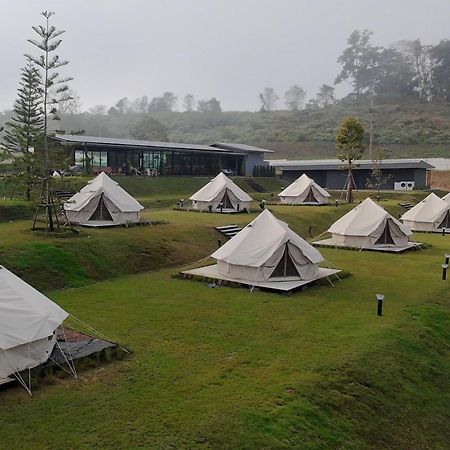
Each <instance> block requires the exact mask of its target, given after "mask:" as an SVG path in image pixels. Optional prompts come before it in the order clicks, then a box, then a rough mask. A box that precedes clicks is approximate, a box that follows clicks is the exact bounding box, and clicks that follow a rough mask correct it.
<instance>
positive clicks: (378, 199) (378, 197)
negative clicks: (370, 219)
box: [377, 195, 380, 203]
mask: <svg viewBox="0 0 450 450" xmlns="http://www.w3.org/2000/svg"><path fill="white" fill-rule="evenodd" d="M377 202H378V203H380V196H379V195H377Z"/></svg>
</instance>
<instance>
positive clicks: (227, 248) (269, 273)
mask: <svg viewBox="0 0 450 450" xmlns="http://www.w3.org/2000/svg"><path fill="white" fill-rule="evenodd" d="M211 256H212V258H215V259H216V260H217V270H218V273H219V274H222V275H225V276H226V277H229V278H234V279H239V280H244V281H253V282H256V281H278V280H279V281H285V280H311V279H314V278H315V277H317V275H318V273H319V263H320V262H322V261H323V258H322V255H321V254H320V252H319V251H318V250H316V249H315V248H314V247H312V246H311V245H310V244H308V243H307V242H306V241H305V240H303V239H302V238H301V237H300V236H298V235H297V234H296V233H294V232H293V231H292V230H291V229H289V226H288V225H287V224H286V223H284V222H282V221H281V220H278V219H277V218H276V217H275V216H273V215H272V213H271V212H270V211H269V210H267V209H266V210H264V211H263V212H262V213H261V214H259V215H258V217H256V219H254V220H253V221H252V222H250V223H249V224H248V225H247V226H246V227H245V228H243V229H242V230H241V231H240V232H239V233H238V234H237V235H236V236H234V237H233V238H232V239H230V240H229V241H228V242H227V243H225V244H224V245H223V246H222V247H220V248H219V249H218V250H216V251H215V252H214V253H213V254H212V255H211Z"/></svg>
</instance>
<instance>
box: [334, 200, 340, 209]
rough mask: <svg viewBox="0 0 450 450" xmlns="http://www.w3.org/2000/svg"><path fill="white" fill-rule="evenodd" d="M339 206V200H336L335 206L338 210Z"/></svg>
mask: <svg viewBox="0 0 450 450" xmlns="http://www.w3.org/2000/svg"><path fill="white" fill-rule="evenodd" d="M338 204H339V201H338V200H335V201H334V206H336V208H337V207H338Z"/></svg>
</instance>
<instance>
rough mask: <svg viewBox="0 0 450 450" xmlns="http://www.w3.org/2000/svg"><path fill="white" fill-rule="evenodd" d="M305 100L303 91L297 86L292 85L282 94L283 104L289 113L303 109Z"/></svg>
mask: <svg viewBox="0 0 450 450" xmlns="http://www.w3.org/2000/svg"><path fill="white" fill-rule="evenodd" d="M305 98H306V92H305V90H304V89H303V88H302V87H301V86H299V85H298V84H294V85H293V86H291V87H290V88H289V89H288V90H287V91H286V93H285V94H284V103H285V105H286V107H287V109H289V110H290V111H298V110H299V109H302V108H303V105H304V104H305Z"/></svg>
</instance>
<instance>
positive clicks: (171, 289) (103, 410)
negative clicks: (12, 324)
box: [0, 181, 450, 450]
mask: <svg viewBox="0 0 450 450" xmlns="http://www.w3.org/2000/svg"><path fill="white" fill-rule="evenodd" d="M133 182H134V181H133ZM139 188H140V187H136V189H139ZM174 194H176V192H175V188H174ZM141 195H142V196H144V197H147V198H148V199H150V200H151V199H154V198H155V197H154V191H153V192H148V191H147V192H145V190H144V189H143V190H142V193H141ZM363 195H364V194H363V193H360V194H358V199H359V196H361V197H362V196H363ZM408 195H409V196H410V197H408ZM420 195H423V194H420V193H412V194H402V196H401V198H402V199H407V198H410V199H416V198H417V199H418V197H420ZM383 196H384V197H385V200H383V206H385V207H386V209H388V210H389V211H390V212H391V213H393V214H398V213H399V212H400V211H401V207H399V206H398V204H397V203H398V202H399V198H400V197H397V196H396V195H393V194H392V195H391V194H386V195H383ZM270 208H271V209H272V210H273V211H274V213H275V214H276V215H277V217H279V218H281V219H282V220H285V221H286V222H288V223H289V224H290V225H291V227H292V228H293V229H294V230H295V231H297V232H298V233H300V234H301V235H302V236H304V237H305V238H307V237H308V235H309V228H310V226H312V227H313V228H312V234H313V235H318V234H320V233H322V232H323V231H324V230H326V228H327V227H328V226H329V225H330V224H331V223H332V222H333V221H334V220H336V219H337V218H338V217H340V216H341V215H342V214H343V213H345V212H346V211H347V210H349V209H350V208H351V206H350V205H339V206H338V207H337V208H336V207H334V206H326V207H320V208H317V207H316V208H314V207H286V206H270ZM146 215H147V217H149V218H151V219H152V220H161V221H164V222H166V223H164V224H162V225H157V226H147V227H132V228H129V229H123V228H115V229H108V230H90V229H89V230H87V229H82V231H81V233H80V235H73V234H71V233H68V234H67V235H64V236H63V237H58V238H56V237H52V236H46V235H45V234H42V233H32V232H31V231H29V222H28V221H16V222H14V223H3V224H0V258H1V263H2V264H3V265H5V266H7V267H8V268H10V269H12V270H13V271H15V272H17V273H19V274H20V275H22V276H23V277H24V278H25V279H26V280H27V281H29V282H31V284H33V285H34V286H36V287H38V288H40V289H43V290H45V291H47V292H48V294H49V296H50V297H51V298H52V299H53V300H55V301H56V302H57V303H59V304H61V305H62V306H63V307H64V308H66V309H67V310H68V311H69V312H71V313H72V314H74V315H75V316H76V317H78V318H79V319H81V320H83V321H84V322H87V323H89V324H90V325H92V326H93V327H94V328H96V329H98V330H100V331H102V332H103V333H105V334H106V335H108V336H109V337H110V338H111V339H112V340H115V341H117V342H120V343H122V344H124V345H126V346H127V347H130V348H131V349H132V350H133V356H132V357H131V358H130V359H128V360H126V361H121V362H116V363H113V364H110V365H108V366H104V367H102V368H98V369H95V370H90V371H86V372H82V373H81V374H80V379H79V380H72V379H64V380H57V379H56V380H54V384H53V385H51V386H50V385H42V386H40V387H39V388H38V389H36V391H35V395H34V396H33V397H32V398H30V397H28V396H27V394H26V393H25V392H24V391H22V390H21V389H19V388H17V389H15V388H14V389H7V390H4V391H3V392H0V396H1V400H0V442H1V445H0V447H1V448H2V449H3V448H5V449H8V450H9V449H16V448H24V449H28V448H30V449H47V448H52V449H63V448H68V447H69V448H102V449H103V448H117V449H123V448H139V447H140V448H230V449H231V448H233V449H236V448H290V447H294V448H305V449H324V448H326V449H328V448H329V449H336V448H341V449H379V448H401V449H408V450H409V449H423V448H433V449H434V448H446V447H447V444H448V441H449V439H450V435H449V431H448V425H447V424H448V421H449V419H450V417H449V410H448V404H449V400H450V399H449V391H450V390H449V388H450V386H449V379H450V378H449V375H450V363H449V358H448V355H449V346H450V335H449V329H450V327H449V325H450V323H449V322H450V320H449V300H450V288H449V287H448V285H447V284H448V281H447V282H444V281H442V280H441V269H440V265H441V263H442V262H443V255H444V254H445V253H449V250H450V242H449V236H446V237H443V236H440V235H430V234H417V235H416V236H414V238H415V239H416V240H419V241H423V242H426V243H428V244H431V245H432V246H431V247H429V248H427V249H426V250H423V251H418V252H407V253H404V254H400V255H392V254H383V253H373V252H356V251H345V250H334V249H321V252H322V253H323V255H324V257H325V259H326V260H327V261H329V262H331V263H332V264H333V265H334V266H336V267H339V268H341V269H342V270H344V271H347V272H350V273H351V276H350V277H348V278H345V279H343V280H342V281H341V282H339V283H337V284H336V286H335V287H331V286H315V287H312V288H310V289H307V290H306V291H302V292H298V293H295V294H294V295H292V296H289V297H285V296H281V295H278V294H274V293H268V292H253V293H249V292H248V291H247V290H245V289H236V288H227V287H220V288H216V289H210V288H208V287H207V286H206V284H204V283H198V282H191V281H186V280H180V279H173V278H172V277H171V275H172V274H174V273H175V272H177V271H178V270H180V267H176V268H175V267H174V268H171V269H167V268H166V269H163V270H158V269H161V267H167V266H169V265H170V266H180V265H183V266H184V265H187V264H189V263H191V262H193V261H195V260H198V259H200V258H201V257H203V256H205V255H207V254H209V253H210V252H211V251H212V250H214V249H215V248H216V246H217V239H218V238H219V239H223V238H222V237H221V236H220V235H219V234H218V233H217V232H215V231H214V229H213V227H214V226H216V225H220V224H229V223H238V224H242V225H245V224H246V223H248V222H249V221H250V220H251V219H252V218H253V217H255V214H238V215H233V216H227V215H218V214H201V213H193V212H184V211H173V210H171V209H168V208H163V207H161V208H152V209H150V210H149V211H148V212H147V213H146ZM138 272H147V273H138ZM136 273H138V274H136ZM101 280H108V281H101ZM93 281H99V282H97V283H95V284H92V282H93ZM67 286H74V287H72V288H67ZM63 288H65V289H63ZM55 289H61V290H59V291H57V292H56V291H54V290H55ZM379 292H381V293H384V294H385V295H386V300H385V306H384V315H383V317H381V318H380V317H378V316H377V315H376V301H375V294H376V293H379ZM69 324H70V321H69ZM72 325H75V324H74V323H72Z"/></svg>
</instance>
